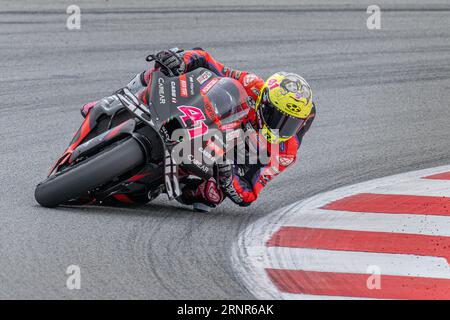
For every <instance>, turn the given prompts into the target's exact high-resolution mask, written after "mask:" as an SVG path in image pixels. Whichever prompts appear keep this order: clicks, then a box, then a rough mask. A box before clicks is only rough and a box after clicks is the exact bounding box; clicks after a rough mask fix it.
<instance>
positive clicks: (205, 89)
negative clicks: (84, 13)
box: [202, 78, 219, 93]
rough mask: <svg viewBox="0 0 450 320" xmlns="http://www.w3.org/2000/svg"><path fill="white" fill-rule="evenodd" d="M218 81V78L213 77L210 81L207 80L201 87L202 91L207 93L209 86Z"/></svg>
mask: <svg viewBox="0 0 450 320" xmlns="http://www.w3.org/2000/svg"><path fill="white" fill-rule="evenodd" d="M217 82H219V79H218V78H214V79H212V80H211V81H210V82H208V83H207V84H206V85H205V86H204V87H203V89H202V93H207V92H208V91H209V90H211V88H212V87H213V86H214V85H215V84H216V83H217Z"/></svg>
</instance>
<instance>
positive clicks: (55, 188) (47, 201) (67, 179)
mask: <svg viewBox="0 0 450 320" xmlns="http://www.w3.org/2000/svg"><path fill="white" fill-rule="evenodd" d="M144 163H145V154H144V151H143V150H142V147H141V145H140V144H139V142H137V141H136V140H135V139H133V138H128V139H127V140H123V141H121V142H119V144H116V145H114V146H113V147H111V148H107V149H105V150H103V151H101V152H100V153H98V154H97V155H95V156H93V157H91V158H88V159H86V160H84V161H82V162H80V163H79V164H76V165H74V166H72V167H68V168H66V169H64V170H63V171H61V172H58V173H56V174H55V175H54V176H51V177H49V178H48V179H47V180H45V181H43V182H41V183H39V184H38V185H37V187H36V190H35V193H34V197H35V199H36V201H37V202H38V203H39V204H40V205H41V206H43V207H55V206H57V205H59V204H62V203H65V202H67V201H69V200H71V199H76V198H78V197H80V196H82V195H84V194H86V193H87V192H89V191H91V190H93V189H95V188H97V187H100V186H102V185H104V184H106V183H109V182H111V181H113V180H114V179H116V178H118V177H121V176H123V175H125V174H126V173H128V172H131V171H133V170H135V169H137V168H138V167H140V166H143V165H144Z"/></svg>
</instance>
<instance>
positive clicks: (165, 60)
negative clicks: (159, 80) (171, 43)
mask: <svg viewBox="0 0 450 320" xmlns="http://www.w3.org/2000/svg"><path fill="white" fill-rule="evenodd" d="M156 58H157V59H158V60H159V61H160V62H156V63H155V67H157V68H159V69H160V70H161V72H162V73H164V74H165V75H166V76H179V75H181V74H183V73H184V72H185V71H186V64H185V63H184V60H183V58H182V57H181V56H180V54H178V53H177V51H176V49H170V50H163V51H160V52H158V53H157V54H156ZM170 73H172V74H170Z"/></svg>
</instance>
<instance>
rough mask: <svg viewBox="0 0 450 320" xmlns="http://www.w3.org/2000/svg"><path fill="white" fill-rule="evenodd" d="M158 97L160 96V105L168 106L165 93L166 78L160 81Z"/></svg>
mask: <svg viewBox="0 0 450 320" xmlns="http://www.w3.org/2000/svg"><path fill="white" fill-rule="evenodd" d="M158 95H159V103H161V104H166V97H165V92H164V78H159V79H158Z"/></svg>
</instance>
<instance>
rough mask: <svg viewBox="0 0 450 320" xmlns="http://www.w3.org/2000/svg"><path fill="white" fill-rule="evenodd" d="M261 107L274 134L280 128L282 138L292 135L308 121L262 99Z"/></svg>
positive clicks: (265, 119)
mask: <svg viewBox="0 0 450 320" xmlns="http://www.w3.org/2000/svg"><path fill="white" fill-rule="evenodd" d="M260 109H261V117H262V120H263V122H264V123H265V124H266V126H267V127H268V128H269V129H270V130H271V131H272V132H273V133H274V134H276V130H278V134H277V135H278V136H279V137H280V138H289V137H292V136H293V135H295V134H296V133H297V131H298V130H299V129H300V128H301V126H302V125H303V123H304V122H305V121H306V120H304V119H300V118H296V117H292V116H290V115H288V114H287V113H284V112H282V111H280V110H279V109H278V108H276V107H275V106H273V105H272V104H271V103H270V102H269V101H261V105H260ZM274 131H275V132H274Z"/></svg>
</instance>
